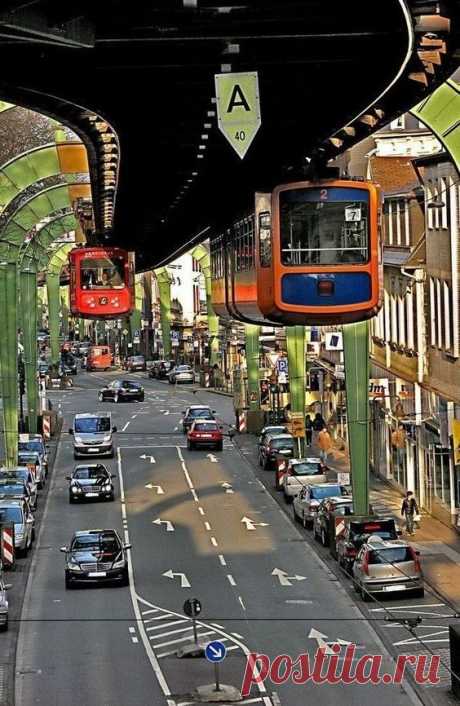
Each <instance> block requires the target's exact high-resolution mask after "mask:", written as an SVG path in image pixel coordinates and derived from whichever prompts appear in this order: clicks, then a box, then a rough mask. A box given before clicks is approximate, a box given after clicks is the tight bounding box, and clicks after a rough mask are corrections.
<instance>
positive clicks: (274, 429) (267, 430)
mask: <svg viewBox="0 0 460 706" xmlns="http://www.w3.org/2000/svg"><path fill="white" fill-rule="evenodd" d="M287 433H288V428H287V427H285V426H281V425H280V424H277V425H275V424H273V425H271V426H266V427H264V428H263V429H262V431H261V432H260V436H259V446H261V445H263V444H264V442H265V439H266V437H267V436H276V435H278V434H287Z"/></svg>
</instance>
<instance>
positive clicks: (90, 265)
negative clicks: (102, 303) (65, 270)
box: [80, 256, 125, 289]
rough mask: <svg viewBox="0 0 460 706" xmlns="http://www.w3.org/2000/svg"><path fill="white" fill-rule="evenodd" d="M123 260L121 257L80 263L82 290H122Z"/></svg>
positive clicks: (84, 260) (85, 260) (101, 258)
mask: <svg viewBox="0 0 460 706" xmlns="http://www.w3.org/2000/svg"><path fill="white" fill-rule="evenodd" d="M124 267H125V264H124V260H123V258H122V257H116V256H112V257H110V258H109V257H103V256H101V257H98V258H96V257H94V258H85V259H83V260H82V261H81V269H80V277H81V286H82V289H106V288H110V289H122V288H123V287H124Z"/></svg>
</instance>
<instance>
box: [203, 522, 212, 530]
mask: <svg viewBox="0 0 460 706" xmlns="http://www.w3.org/2000/svg"><path fill="white" fill-rule="evenodd" d="M204 526H205V527H206V529H207V530H208V532H210V531H211V525H210V524H209V522H205V523H204Z"/></svg>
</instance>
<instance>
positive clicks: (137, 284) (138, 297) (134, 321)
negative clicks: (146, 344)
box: [129, 275, 143, 353]
mask: <svg viewBox="0 0 460 706" xmlns="http://www.w3.org/2000/svg"><path fill="white" fill-rule="evenodd" d="M142 297H143V287H142V282H141V275H136V276H135V279H134V308H133V310H132V312H131V314H130V316H129V337H130V343H132V344H133V348H132V351H133V353H134V351H136V352H138V350H139V344H137V343H134V332H135V331H139V335H140V331H141V328H142Z"/></svg>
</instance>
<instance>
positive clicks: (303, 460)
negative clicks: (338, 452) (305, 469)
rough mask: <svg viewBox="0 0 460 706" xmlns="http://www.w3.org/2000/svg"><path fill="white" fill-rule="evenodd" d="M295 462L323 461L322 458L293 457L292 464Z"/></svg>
mask: <svg viewBox="0 0 460 706" xmlns="http://www.w3.org/2000/svg"><path fill="white" fill-rule="evenodd" d="M295 463H321V459H320V458H293V459H292V460H291V464H295Z"/></svg>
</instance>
